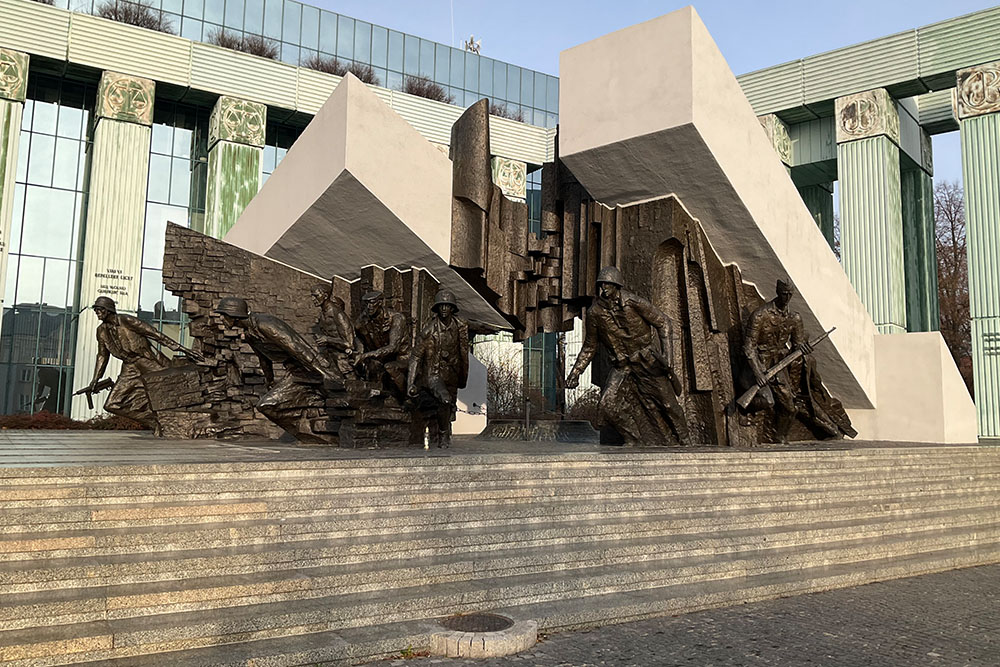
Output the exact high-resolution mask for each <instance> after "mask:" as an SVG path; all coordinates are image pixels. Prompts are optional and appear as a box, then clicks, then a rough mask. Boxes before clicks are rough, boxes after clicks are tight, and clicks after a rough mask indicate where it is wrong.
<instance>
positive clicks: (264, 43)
mask: <svg viewBox="0 0 1000 667" xmlns="http://www.w3.org/2000/svg"><path fill="white" fill-rule="evenodd" d="M208 42H209V43H210V44H215V45H216V46H221V47H222V48H224V49H232V50H233V51H242V52H243V53H249V54H251V55H254V56H260V57H261V58H268V59H270V60H277V59H278V45H277V44H276V43H274V42H273V41H271V40H270V39H268V38H267V37H263V36H261V35H252V34H246V35H241V34H240V33H238V32H232V31H229V32H226V31H225V30H224V29H222V28H216V29H215V30H213V31H212V32H210V33H209V34H208Z"/></svg>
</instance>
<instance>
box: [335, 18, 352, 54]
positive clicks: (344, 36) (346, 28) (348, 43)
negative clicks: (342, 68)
mask: <svg viewBox="0 0 1000 667" xmlns="http://www.w3.org/2000/svg"><path fill="white" fill-rule="evenodd" d="M337 56H338V57H340V58H353V57H354V19H352V18H349V17H347V16H338V17H337Z"/></svg>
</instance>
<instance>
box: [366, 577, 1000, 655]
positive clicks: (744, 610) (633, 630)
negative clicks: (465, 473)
mask: <svg viewBox="0 0 1000 667" xmlns="http://www.w3.org/2000/svg"><path fill="white" fill-rule="evenodd" d="M387 665H393V666H396V665H406V666H407V667H427V666H429V665H440V666H441V667H458V666H464V665H468V666H472V665H476V666H478V667H494V666H499V665H537V666H538V667H590V666H594V667H596V666H601V667H632V666H634V665H642V666H646V665H656V666H663V667H668V666H672V665H734V666H736V665H740V666H742V665H768V666H780V667H802V666H805V665H822V666H824V667H827V666H831V667H832V666H836V667H853V666H861V665H872V666H876V665H877V666H885V667H889V666H892V667H897V666H898V667H916V666H918V665H930V666H934V667H952V666H958V665H960V666H979V665H983V666H987V665H988V666H990V667H995V666H996V665H1000V565H990V566H983V567H974V568H967V569H962V570H951V571H949V572H941V573H938V574H930V575H924V576H920V577H911V578H908V579H897V580H894V581H886V582H880V583H875V584H869V585H867V586H858V587H856V588H846V589H840V590H836V591H830V592H826V593H814V594H811V595H800V596H797V597H791V598H784V599H779V600H770V601H767V602H759V603H755V604H747V605H740V606H736V607H727V608H723V609H713V610H708V611H702V612H697V613H693V614H686V615H683V616H677V617H673V618H654V619H649V620H644V621H637V622H634V623H624V624H621V625H612V626H606V627H602V628H597V629H594V630H590V631H584V632H567V633H562V634H557V635H552V636H551V637H547V638H545V639H544V640H543V641H541V642H540V643H539V644H537V645H536V647H535V648H534V649H533V650H531V651H528V652H526V653H522V654H520V655H516V656H510V657H506V658H493V659H490V660H461V659H446V658H421V659H415V660H414V659H409V660H388V661H382V662H379V663H371V665H370V666H369V667H386V666H387Z"/></svg>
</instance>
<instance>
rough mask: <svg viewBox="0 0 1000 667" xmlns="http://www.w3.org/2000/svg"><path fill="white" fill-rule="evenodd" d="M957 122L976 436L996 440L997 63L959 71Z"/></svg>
mask: <svg viewBox="0 0 1000 667" xmlns="http://www.w3.org/2000/svg"><path fill="white" fill-rule="evenodd" d="M957 78H958V82H957V83H958V85H957V98H958V118H959V128H960V132H961V136H962V181H963V185H964V188H965V225H966V227H965V240H966V246H967V248H968V253H969V310H970V314H971V315H972V368H973V373H974V375H975V385H974V386H975V395H976V396H975V398H976V409H977V412H978V414H979V435H980V436H981V437H987V438H998V437H1000V62H994V63H988V64H986V65H980V66H978V67H971V68H969V69H964V70H959V72H958V77H957Z"/></svg>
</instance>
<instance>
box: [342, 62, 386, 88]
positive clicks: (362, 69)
mask: <svg viewBox="0 0 1000 667" xmlns="http://www.w3.org/2000/svg"><path fill="white" fill-rule="evenodd" d="M347 71H348V72H350V73H351V74H353V75H354V76H356V77H358V78H359V79H361V80H362V81H364V82H365V83H370V84H371V85H373V86H381V85H382V82H381V81H379V78H378V75H377V74H375V70H373V69H372V66H371V65H365V64H363V63H351V66H350V67H348V68H347Z"/></svg>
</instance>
